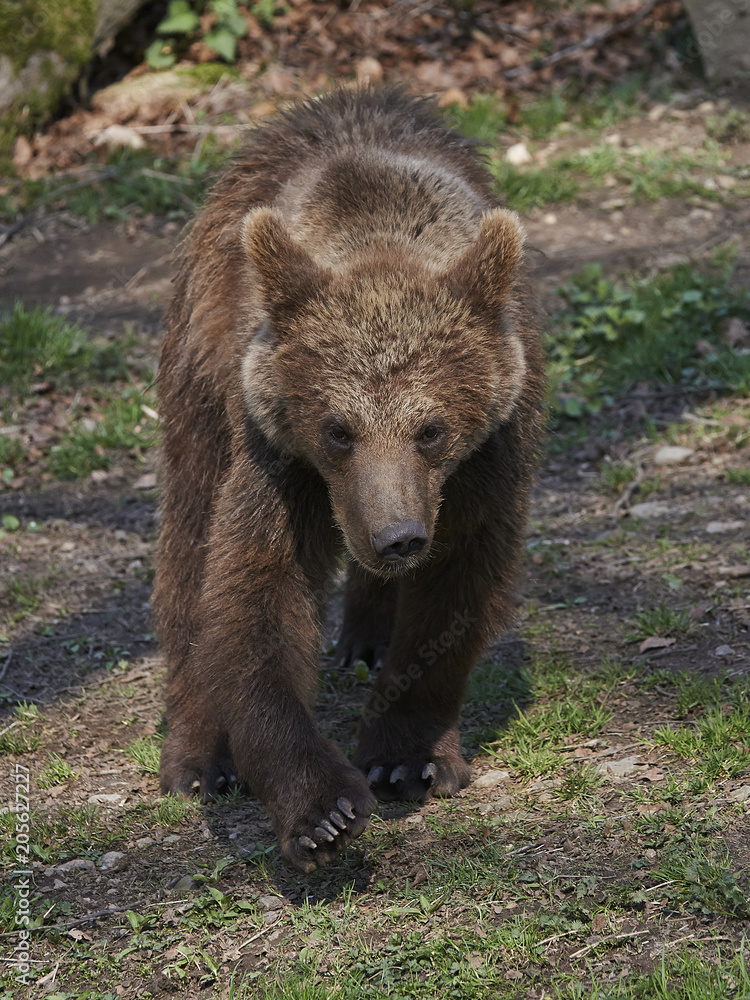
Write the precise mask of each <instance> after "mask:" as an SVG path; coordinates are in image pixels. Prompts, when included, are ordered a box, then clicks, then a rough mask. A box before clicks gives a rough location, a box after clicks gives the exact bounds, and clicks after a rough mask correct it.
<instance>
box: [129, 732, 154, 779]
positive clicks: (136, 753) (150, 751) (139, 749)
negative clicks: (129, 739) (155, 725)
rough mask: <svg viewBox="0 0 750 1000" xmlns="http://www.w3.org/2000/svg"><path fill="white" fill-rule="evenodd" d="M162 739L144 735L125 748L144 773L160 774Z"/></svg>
mask: <svg viewBox="0 0 750 1000" xmlns="http://www.w3.org/2000/svg"><path fill="white" fill-rule="evenodd" d="M161 744H162V741H161V740H160V739H159V738H158V737H155V736H142V737H141V738H140V739H139V740H135V741H134V742H133V743H131V744H130V746H127V747H126V748H125V755H126V756H127V757H130V759H131V760H132V761H133V762H134V763H135V764H137V765H138V769H139V770H140V771H142V772H143V773H144V774H158V773H159V762H160V760H161Z"/></svg>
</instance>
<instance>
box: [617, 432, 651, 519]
mask: <svg viewBox="0 0 750 1000" xmlns="http://www.w3.org/2000/svg"><path fill="white" fill-rule="evenodd" d="M647 451H648V449H647V448H641V449H640V451H637V452H636V453H635V454H634V455H633V457H632V461H633V462H634V463H635V479H634V480H633V481H632V482H630V483H628V485H627V486H626V487H625V489H624V490H623V491H622V493H621V494H620V496H619V497H618V500H617V503H616V504H615V505H614V507H613V508H612V517H613V518H614V519H615V520H617V518H618V517H620V516H621V515H622V514H623V513H624V512H625V510H626V509H627V508H628V507H629V506H630V498H631V497H632V495H633V494H634V493H635V491H636V490H637V489H638V487H639V486H640V485H641V483H642V482H643V477H644V475H645V470H644V468H643V462H642V461H641V459H643V457H644V456H645V454H646V452H647Z"/></svg>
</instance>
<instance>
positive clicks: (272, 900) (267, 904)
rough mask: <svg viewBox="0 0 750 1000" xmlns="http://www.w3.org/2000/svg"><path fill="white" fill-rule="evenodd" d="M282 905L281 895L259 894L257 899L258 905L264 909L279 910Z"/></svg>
mask: <svg viewBox="0 0 750 1000" xmlns="http://www.w3.org/2000/svg"><path fill="white" fill-rule="evenodd" d="M283 905H284V900H283V899H282V897H281V896H261V897H260V899H259V900H258V906H262V907H263V909H264V910H280V909H281V908H282V906H283Z"/></svg>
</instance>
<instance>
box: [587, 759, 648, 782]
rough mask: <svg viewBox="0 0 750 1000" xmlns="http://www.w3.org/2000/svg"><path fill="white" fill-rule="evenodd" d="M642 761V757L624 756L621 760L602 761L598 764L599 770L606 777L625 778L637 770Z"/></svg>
mask: <svg viewBox="0 0 750 1000" xmlns="http://www.w3.org/2000/svg"><path fill="white" fill-rule="evenodd" d="M640 763H641V760H640V757H623V758H621V759H620V760H608V761H602V762H601V763H600V764H597V770H598V771H599V772H600V774H603V775H604V776H605V778H609V777H612V778H625V777H627V776H628V775H629V774H632V773H633V771H635V770H637V768H638V766H639V765H640Z"/></svg>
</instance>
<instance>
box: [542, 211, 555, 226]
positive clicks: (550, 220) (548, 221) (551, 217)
mask: <svg viewBox="0 0 750 1000" xmlns="http://www.w3.org/2000/svg"><path fill="white" fill-rule="evenodd" d="M542 222H543V223H544V224H545V226H556V225H557V216H556V215H555V213H554V212H547V214H546V215H543V216H542Z"/></svg>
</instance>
